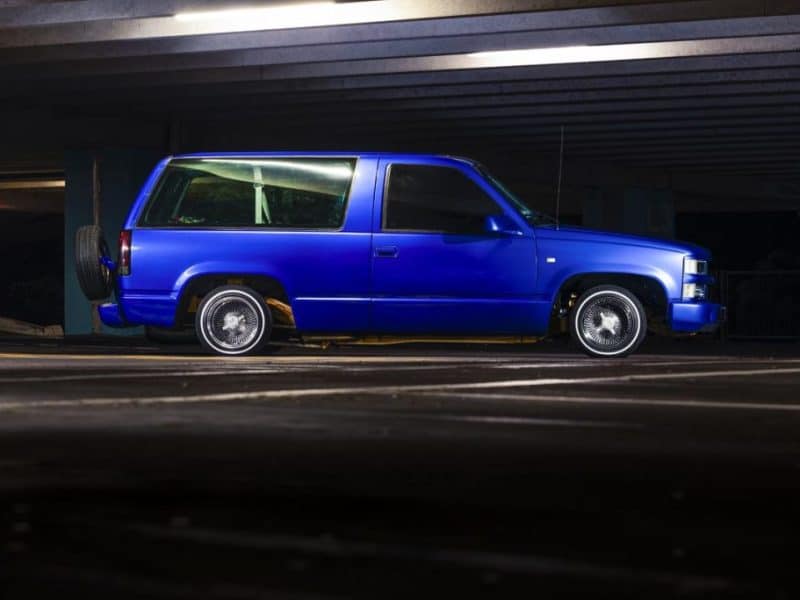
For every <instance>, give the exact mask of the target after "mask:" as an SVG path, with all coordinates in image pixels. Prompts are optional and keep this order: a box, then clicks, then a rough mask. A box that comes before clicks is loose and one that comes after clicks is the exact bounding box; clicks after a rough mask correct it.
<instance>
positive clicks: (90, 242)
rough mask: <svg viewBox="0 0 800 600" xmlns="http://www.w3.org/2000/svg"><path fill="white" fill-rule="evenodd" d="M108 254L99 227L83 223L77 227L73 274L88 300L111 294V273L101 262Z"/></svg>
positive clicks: (104, 297)
mask: <svg viewBox="0 0 800 600" xmlns="http://www.w3.org/2000/svg"><path fill="white" fill-rule="evenodd" d="M108 255H109V254H108V245H107V244H106V241H105V239H104V238H103V230H102V229H101V228H100V227H98V226H97V225H85V226H83V227H81V228H79V229H78V231H77V232H76V233H75V274H76V275H77V277H78V283H79V284H80V286H81V290H83V293H84V295H85V296H86V297H87V298H88V299H89V300H93V301H94V300H105V299H106V298H108V297H109V296H110V295H111V290H112V288H113V286H112V274H111V271H110V270H109V268H108V267H107V266H106V265H105V264H104V263H103V262H102V258H103V257H108Z"/></svg>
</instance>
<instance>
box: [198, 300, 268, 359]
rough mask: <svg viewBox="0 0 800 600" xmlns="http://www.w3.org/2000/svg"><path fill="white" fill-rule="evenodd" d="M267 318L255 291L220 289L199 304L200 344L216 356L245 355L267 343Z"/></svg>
mask: <svg viewBox="0 0 800 600" xmlns="http://www.w3.org/2000/svg"><path fill="white" fill-rule="evenodd" d="M268 315H269V313H268V311H266V310H265V306H264V303H263V301H262V300H261V298H260V297H259V296H258V295H257V294H256V293H255V292H253V291H251V290H248V289H247V288H237V287H233V286H231V287H227V288H219V289H217V290H215V291H214V292H212V293H211V294H210V295H209V296H208V297H207V298H205V299H204V300H203V302H202V303H201V306H200V307H199V311H198V313H197V321H198V322H197V325H198V326H197V330H198V332H199V333H200V339H201V342H203V345H204V346H206V347H207V348H208V349H210V350H212V351H214V352H216V353H218V354H225V355H241V354H247V353H249V352H252V351H254V350H256V349H258V348H260V347H261V346H262V345H263V343H264V342H266V338H267V337H268V332H267V329H268V328H269V325H270V321H269V316H268Z"/></svg>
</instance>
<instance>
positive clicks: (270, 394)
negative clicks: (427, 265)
mask: <svg viewBox="0 0 800 600" xmlns="http://www.w3.org/2000/svg"><path fill="white" fill-rule="evenodd" d="M798 373H800V368H786V369H749V370H725V371H706V372H700V373H697V372H683V373H647V374H641V375H622V376H616V377H582V378H573V379H566V378H541V379H512V380H507V381H476V382H471V383H449V384H439V385H436V384H421V385H400V386H397V385H393V386H355V387H340V388H330V387H325V388H305V389H302V388H301V389H291V390H286V389H283V390H262V391H254V392H229V393H217V394H199V395H192V396H189V395H187V396H156V397H150V398H147V397H144V398H125V397H119V398H84V399H76V400H29V401H19V400H9V401H0V410H6V411H7V410H19V409H24V408H45V407H59V406H60V407H68V406H84V407H85V406H122V405H150V404H184V403H202V402H230V401H246V400H268V399H275V398H302V397H309V396H334V395H347V394H370V395H374V394H403V393H413V392H426V391H428V392H436V391H451V390H478V389H503V388H515V387H544V386H560V385H582V384H603V383H625V382H631V381H658V380H673V379H684V380H687V381H689V380H693V379H705V378H710V377H746V376H751V375H766V374H770V375H789V374H798ZM787 410H788V409H787Z"/></svg>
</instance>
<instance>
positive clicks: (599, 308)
mask: <svg viewBox="0 0 800 600" xmlns="http://www.w3.org/2000/svg"><path fill="white" fill-rule="evenodd" d="M570 335H571V336H572V339H573V340H574V341H575V342H576V343H577V344H578V345H579V346H580V347H581V349H582V350H583V351H584V352H585V353H586V354H588V355H589V356H595V357H604V358H610V357H621V356H627V355H629V354H631V353H632V352H635V351H636V349H637V348H638V347H639V346H640V345H641V343H642V342H643V341H644V338H645V336H646V335H647V316H646V315H645V311H644V307H643V306H642V303H641V302H639V299H638V298H637V297H636V296H635V295H633V294H632V293H631V292H629V291H628V290H626V289H625V288H621V287H617V286H614V285H600V286H597V287H593V288H592V289H590V290H587V291H586V292H584V293H583V294H582V295H581V297H580V298H578V301H577V303H576V304H575V308H574V309H573V311H572V314H571V315H570Z"/></svg>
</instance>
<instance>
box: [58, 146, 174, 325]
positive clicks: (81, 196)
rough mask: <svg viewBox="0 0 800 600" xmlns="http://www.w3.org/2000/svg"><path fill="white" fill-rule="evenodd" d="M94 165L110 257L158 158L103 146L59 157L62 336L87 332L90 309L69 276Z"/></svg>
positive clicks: (89, 210) (87, 210)
mask: <svg viewBox="0 0 800 600" xmlns="http://www.w3.org/2000/svg"><path fill="white" fill-rule="evenodd" d="M95 156H96V157H97V159H98V161H99V175H100V193H101V197H100V202H101V206H100V225H101V227H102V228H103V231H104V232H105V237H106V242H107V243H108V246H109V248H110V249H111V252H112V255H113V256H114V258H116V246H117V236H118V235H119V231H120V229H122V225H123V223H124V221H125V217H127V214H128V210H129V209H130V207H131V204H132V203H133V201H134V199H135V198H136V195H137V194H138V192H139V189H140V188H141V186H142V184H143V183H144V181H145V179H146V178H147V176H148V175H149V173H150V171H151V170H152V169H153V167H154V166H155V165H156V163H157V162H158V160H159V159H160V158H161V156H160V154H159V153H158V152H155V151H153V150H138V149H130V148H106V149H100V150H96V151H93V150H68V151H67V152H66V155H65V157H64V170H65V180H66V190H65V199H64V261H65V265H64V333H65V334H66V335H83V334H90V333H92V310H91V305H90V303H89V301H88V300H86V298H85V297H84V295H83V293H82V292H81V289H80V286H79V285H78V280H77V277H76V276H75V262H74V261H75V247H74V242H75V232H76V231H77V229H78V228H79V227H81V226H82V225H89V224H91V223H92V222H93V207H92V161H93V159H94V157H95ZM102 332H103V333H110V334H121V335H126V334H136V333H141V329H140V328H133V329H111V328H107V327H103V328H102Z"/></svg>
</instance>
